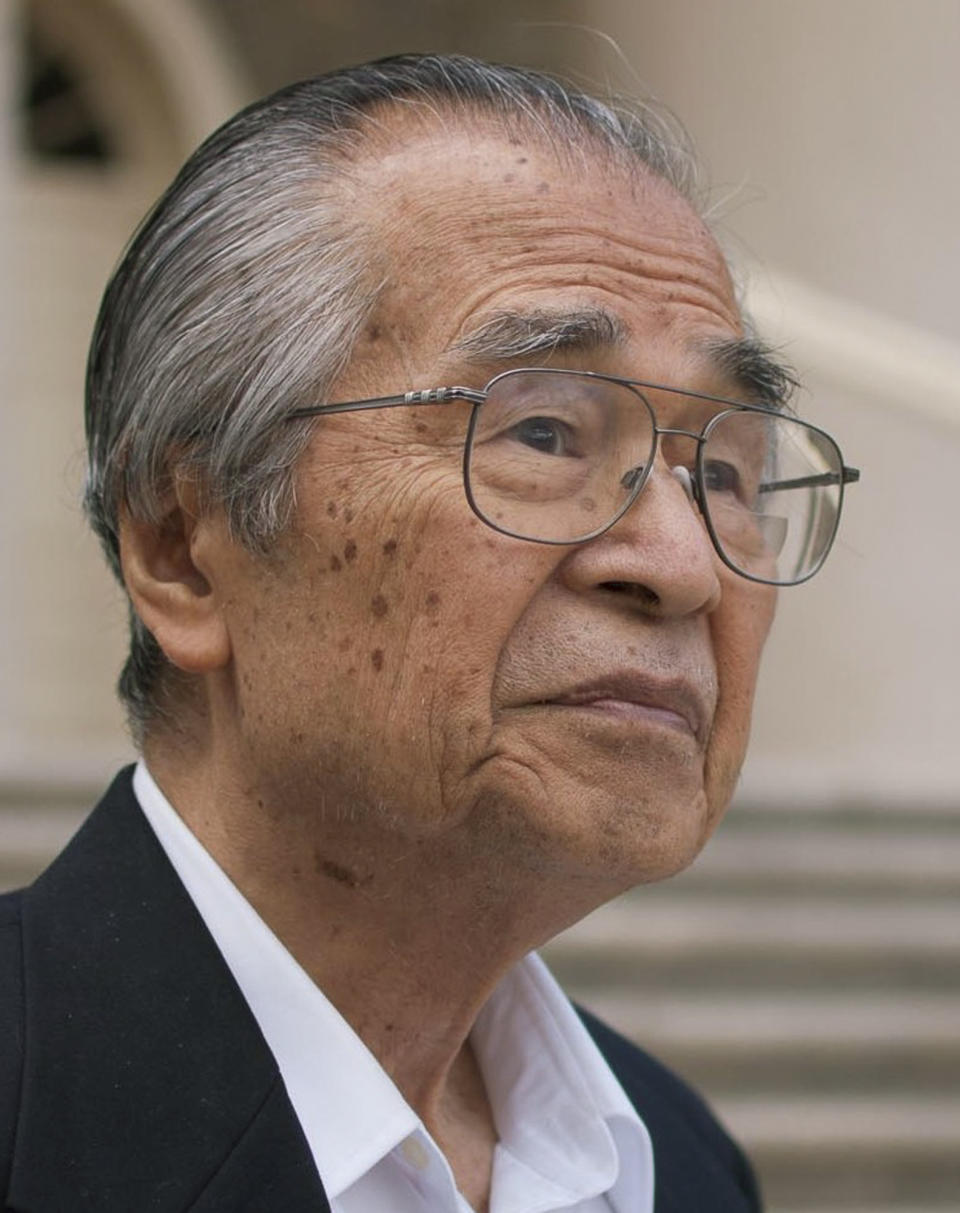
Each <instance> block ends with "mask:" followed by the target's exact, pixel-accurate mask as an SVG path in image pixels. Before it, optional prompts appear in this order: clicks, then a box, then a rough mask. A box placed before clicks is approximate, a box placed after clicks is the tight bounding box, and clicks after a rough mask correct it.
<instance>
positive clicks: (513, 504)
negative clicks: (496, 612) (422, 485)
mask: <svg viewBox="0 0 960 1213" xmlns="http://www.w3.org/2000/svg"><path fill="white" fill-rule="evenodd" d="M656 417H659V419H660V422H661V424H668V425H670V426H672V427H676V428H678V429H684V430H687V429H689V430H691V431H693V432H696V433H699V432H700V431H701V430H702V429H703V427H704V426H705V425H706V430H705V441H704V442H703V443H701V444H697V443H696V442H694V441H693V440H691V439H690V438H688V437H686V436H678V435H673V434H665V435H663V436H662V438H661V441H662V443H663V454H664V457H665V458H666V460H667V462H668V464H670V465H671V466H674V465H677V466H685V467H687V468H688V469H689V470H690V471H691V473H692V474H693V475H694V478H695V481H696V482H697V483H698V484H699V493H700V496H701V498H702V505H703V510H704V515H705V518H706V522H707V526H708V529H709V531H710V534H711V537H712V539H713V542H714V545H715V546H716V548H717V550H718V551H719V552H720V554H721V556H722V557H723V559H724V560H725V561H726V562H727V563H728V564H729V565H731V566H732V567H733V568H735V569H736V570H737V571H739V572H741V573H743V574H745V575H746V576H747V577H751V578H754V579H756V580H760V581H768V582H773V583H776V584H781V585H786V584H791V583H794V582H797V581H801V580H803V579H805V578H806V577H808V576H810V575H811V574H812V573H813V572H815V571H816V569H817V568H819V566H820V564H822V562H823V559H824V557H825V556H826V554H827V552H828V551H829V548H830V544H831V543H832V541H833V536H834V533H835V531H836V526H837V521H838V517H839V508H840V501H841V493H842V489H841V480H842V459H841V456H840V452H839V450H838V448H837V446H836V444H835V443H834V442H833V440H832V439H831V438H830V437H829V436H828V435H826V434H824V433H822V432H821V431H820V430H817V429H815V428H813V427H811V426H808V425H806V424H805V423H804V422H800V421H797V420H796V419H794V418H792V417H788V416H785V415H779V414H774V413H766V412H762V413H761V412H750V411H749V410H736V409H734V410H730V409H729V407H728V406H724V405H722V404H718V403H717V404H714V403H710V402H705V401H703V400H699V399H695V398H692V397H688V396H685V395H684V394H683V393H682V392H672V391H671V392H667V391H665V390H661V389H643V392H642V393H641V390H640V389H638V388H636V387H631V386H629V385H627V384H623V383H618V382H616V381H611V380H607V379H603V378H599V377H592V376H588V375H578V374H577V373H575V372H566V371H550V370H543V371H528V370H525V371H511V372H508V373H506V374H504V375H501V376H499V377H498V378H497V379H495V380H494V381H493V382H492V383H491V384H490V385H489V388H488V394H487V398H486V400H485V401H484V403H483V404H481V405H479V406H478V407H477V408H476V409H475V410H474V414H473V417H472V419H471V425H470V432H469V435H468V457H467V491H468V494H469V495H470V498H471V502H472V504H473V506H474V508H475V509H476V510H477V512H478V513H479V514H480V515H481V516H482V517H483V518H484V519H485V520H486V521H487V522H488V523H490V524H491V525H492V526H494V527H495V528H497V529H498V530H501V531H505V532H507V533H508V534H513V535H517V536H519V537H521V538H524V539H536V540H541V541H547V542H554V543H576V542H582V541H583V540H585V539H589V538H591V537H592V536H594V535H596V534H599V533H601V532H602V531H604V530H605V529H606V528H607V527H608V526H610V525H612V523H613V522H614V521H615V520H616V519H617V518H618V517H619V516H620V515H621V514H622V513H623V512H624V511H625V510H626V509H627V508H628V507H629V506H630V504H631V503H632V501H633V500H634V499H635V498H636V496H637V495H638V493H639V492H640V491H641V490H642V488H643V486H644V484H645V482H646V479H647V476H648V474H649V470H650V467H651V465H652V458H653V453H654V449H655V446H656V430H655V424H656V423H655V418H656ZM698 446H699V454H698Z"/></svg>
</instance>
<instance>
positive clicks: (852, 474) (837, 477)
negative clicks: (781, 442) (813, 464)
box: [757, 467, 860, 493]
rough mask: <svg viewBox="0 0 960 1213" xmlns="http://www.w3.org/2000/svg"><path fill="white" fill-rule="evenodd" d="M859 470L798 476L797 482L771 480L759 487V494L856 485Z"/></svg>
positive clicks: (847, 469)
mask: <svg viewBox="0 0 960 1213" xmlns="http://www.w3.org/2000/svg"><path fill="white" fill-rule="evenodd" d="M859 479H860V469H859V468H848V467H845V468H844V469H843V470H842V471H841V472H839V473H837V472H821V473H820V474H819V475H817V476H798V477H797V478H796V479H795V480H770V481H768V482H767V483H766V484H760V485H758V486H757V492H758V493H775V492H776V491H777V490H778V489H814V488H819V487H820V486H823V485H828V484H856V482H857V481H858V480H859Z"/></svg>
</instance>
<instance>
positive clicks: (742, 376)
mask: <svg viewBox="0 0 960 1213" xmlns="http://www.w3.org/2000/svg"><path fill="white" fill-rule="evenodd" d="M701 349H702V350H703V352H704V353H705V354H706V355H707V358H708V359H709V361H710V362H711V363H712V365H713V367H714V368H715V369H716V370H717V371H719V372H720V374H721V375H723V376H724V377H725V378H726V379H729V380H731V381H732V382H733V384H734V385H735V390H736V391H737V392H738V393H740V394H742V395H743V396H746V397H747V399H748V400H750V401H754V402H756V403H758V404H763V405H766V406H767V407H768V408H775V409H782V408H786V406H787V405H788V403H789V402H790V398H791V397H792V396H793V394H794V392H795V391H796V390H797V389H798V388H799V387H800V381H799V379H798V378H797V375H796V372H795V371H794V370H793V368H792V367H790V366H789V365H788V364H787V363H786V362H784V361H783V360H782V359H781V358H779V357H778V356H777V354H776V353H775V351H774V350H773V349H772V348H771V347H770V346H769V345H766V344H765V343H764V342H763V341H760V340H758V339H757V338H756V337H711V338H709V339H708V340H707V341H705V342H703V343H702V344H701Z"/></svg>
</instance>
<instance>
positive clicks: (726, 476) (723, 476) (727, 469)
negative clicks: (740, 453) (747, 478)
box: [703, 459, 743, 497]
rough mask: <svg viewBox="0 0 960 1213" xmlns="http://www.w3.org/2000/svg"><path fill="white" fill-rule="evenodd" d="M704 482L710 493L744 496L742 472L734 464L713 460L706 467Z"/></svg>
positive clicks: (704, 469)
mask: <svg viewBox="0 0 960 1213" xmlns="http://www.w3.org/2000/svg"><path fill="white" fill-rule="evenodd" d="M703 480H704V485H705V487H706V490H707V492H708V493H729V494H731V495H732V496H734V497H740V496H742V494H743V480H742V478H741V476H740V471H739V469H738V468H736V467H735V466H734V465H733V464H732V463H724V462H723V461H722V460H719V459H711V460H710V461H709V462H708V463H706V464H705V465H704V468H703Z"/></svg>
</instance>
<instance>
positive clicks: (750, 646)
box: [705, 579, 776, 824]
mask: <svg viewBox="0 0 960 1213" xmlns="http://www.w3.org/2000/svg"><path fill="white" fill-rule="evenodd" d="M775 606H776V591H775V590H774V589H773V588H772V587H770V586H761V585H755V584H753V583H751V582H748V581H744V580H743V579H737V582H736V583H730V582H728V583H727V584H725V586H724V598H723V602H722V604H721V606H720V608H719V609H718V610H717V611H716V613H715V614H714V617H713V620H712V634H713V645H714V653H715V655H716V661H717V676H718V682H719V696H718V700H717V710H716V715H715V716H714V725H713V729H712V731H711V735H710V742H709V745H708V749H707V761H706V770H705V782H706V790H707V799H708V804H709V808H710V814H711V823H712V824H716V821H717V820H719V817H720V816H721V815H722V813H723V812H724V810H725V809H726V807H727V804H728V802H729V800H730V797H731V796H732V794H733V790H734V787H735V785H736V781H737V778H738V776H739V774H740V767H741V765H742V763H743V759H744V756H745V754H746V749H747V741H748V740H749V736H750V716H751V712H752V710H753V697H754V692H755V690H756V684H757V674H758V672H759V668H760V657H761V654H762V652H763V646H764V643H765V641H766V638H767V635H768V633H769V631H770V626H771V624H772V622H773V615H774V610H775Z"/></svg>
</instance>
